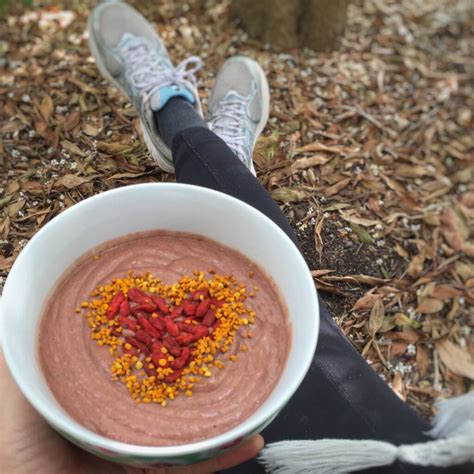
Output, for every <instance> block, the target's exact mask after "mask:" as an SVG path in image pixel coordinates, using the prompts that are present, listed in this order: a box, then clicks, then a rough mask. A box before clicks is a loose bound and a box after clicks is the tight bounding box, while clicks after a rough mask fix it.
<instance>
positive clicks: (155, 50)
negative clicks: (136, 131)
mask: <svg viewBox="0 0 474 474" xmlns="http://www.w3.org/2000/svg"><path fill="white" fill-rule="evenodd" d="M88 30H89V44H90V49H91V53H92V56H93V57H94V59H95V62H96V64H97V67H98V68H99V70H100V72H101V73H102V75H103V76H104V77H105V78H106V79H107V80H108V81H110V82H111V83H112V84H113V85H114V86H115V87H117V89H119V90H121V91H122V92H123V93H124V94H125V95H126V96H127V97H128V98H129V100H130V101H131V102H132V104H133V105H134V106H135V108H136V109H137V111H138V113H139V115H140V119H141V122H142V130H143V138H144V140H145V143H146V145H147V147H148V149H149V150H150V152H151V154H152V156H153V158H154V159H155V160H156V162H157V163H158V165H159V166H160V168H161V169H162V170H164V171H167V172H169V173H173V172H174V167H173V160H172V158H171V151H170V149H169V147H168V146H166V145H165V143H164V142H163V140H162V139H161V137H160V135H159V133H158V130H157V128H156V125H155V122H154V120H153V112H156V111H158V110H160V109H161V108H162V107H164V105H165V104H166V103H167V102H168V100H169V99H171V98H172V97H177V96H181V97H184V98H186V99H187V100H189V102H191V103H192V104H193V105H194V107H195V108H196V110H197V111H198V113H199V114H200V115H201V116H202V110H201V104H200V101H199V95H198V92H197V85H196V78H195V76H194V73H195V72H196V71H197V70H198V69H199V68H200V67H201V65H202V61H201V59H199V58H198V57H196V56H192V57H190V58H188V59H186V60H185V61H183V62H182V63H180V64H179V65H178V66H177V67H174V66H173V64H172V63H171V60H170V57H169V55H168V51H167V50H166V47H165V46H164V44H163V42H162V41H161V39H160V37H159V36H158V34H157V33H156V32H155V30H154V29H153V27H152V26H151V25H150V23H149V22H148V21H147V20H146V19H145V18H144V17H143V16H142V15H141V14H140V13H138V12H137V11H136V10H135V9H133V8H132V7H130V6H129V5H127V4H126V3H123V2H121V1H118V0H108V1H105V2H102V3H100V4H99V5H97V6H96V7H95V8H94V9H93V10H92V12H91V14H90V17H89V21H88ZM190 65H191V68H189V69H188V66H190Z"/></svg>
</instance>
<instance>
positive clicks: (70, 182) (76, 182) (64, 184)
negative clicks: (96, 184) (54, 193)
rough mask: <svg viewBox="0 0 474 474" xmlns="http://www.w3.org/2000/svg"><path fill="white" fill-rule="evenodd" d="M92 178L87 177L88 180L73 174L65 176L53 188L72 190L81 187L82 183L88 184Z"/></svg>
mask: <svg viewBox="0 0 474 474" xmlns="http://www.w3.org/2000/svg"><path fill="white" fill-rule="evenodd" d="M93 178H94V176H89V177H88V178H81V177H80V176H76V175H74V174H66V175H64V176H61V177H60V178H59V179H58V180H57V181H56V182H55V183H54V188H55V189H58V188H66V189H73V188H76V187H77V186H81V185H82V184H84V183H88V182H89V181H91V180H92V179H93Z"/></svg>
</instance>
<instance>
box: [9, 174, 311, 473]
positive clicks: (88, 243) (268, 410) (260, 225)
mask: <svg viewBox="0 0 474 474" xmlns="http://www.w3.org/2000/svg"><path fill="white" fill-rule="evenodd" d="M153 229H166V230H171V231H181V232H192V233H195V234H200V235H203V236H205V237H208V238H210V239H213V240H215V241H217V242H220V243H222V244H225V245H227V246H229V247H231V248H234V249H236V250H238V251H239V252H241V253H242V254H244V255H246V256H247V257H248V258H249V259H251V260H253V261H254V262H255V263H257V264H258V265H259V266H260V267H261V268H263V269H264V270H265V271H266V272H267V273H268V274H269V275H271V276H272V277H273V279H274V281H275V283H276V284H277V286H278V287H279V289H280V291H281V294H282V296H283V298H284V300H285V302H286V304H287V306H288V310H289V316H290V321H291V327H292V341H291V349H290V353H289V357H288V361H287V365H286V367H285V369H284V372H283V374H282V376H281V379H280V381H279V382H278V384H277V385H276V387H275V388H274V390H273V392H272V393H271V394H270V396H269V398H268V399H267V400H266V401H265V403H264V404H263V405H262V406H261V407H260V408H259V409H258V410H257V411H256V412H255V413H254V414H253V415H252V416H251V417H250V418H248V419H247V420H245V421H244V422H243V423H241V424H240V425H238V426H236V427H235V428H232V429H231V430H229V431H227V432H225V433H222V434H221V435H219V436H215V437H213V438H209V439H206V440H203V441H199V442H196V443H191V444H186V445H181V446H171V447H145V446H136V445H131V444H126V443H121V442H118V441H114V440H110V439H108V438H105V437H103V436H100V435H98V434H96V433H94V432H92V431H89V430H87V429H86V428H84V427H83V426H81V425H80V424H78V423H77V422H76V421H75V420H73V419H72V418H71V417H70V416H69V415H68V414H67V413H66V412H65V411H64V410H63V409H62V408H61V406H60V405H59V404H58V403H57V402H56V401H55V399H54V398H53V396H52V394H51V392H50V391H49V389H48V387H47V385H46V384H45V381H44V379H43V377H42V374H41V372H40V367H39V364H38V360H37V358H36V350H37V349H36V347H35V346H36V340H37V339H36V337H37V330H38V323H39V318H40V315H41V310H42V308H43V306H44V303H45V300H46V299H47V297H48V295H49V294H50V292H51V290H52V288H53V287H54V284H55V283H56V282H57V280H58V279H59V278H60V277H61V276H62V274H63V272H64V271H65V270H66V269H67V268H68V267H70V266H71V265H72V264H73V263H74V262H75V261H76V260H77V259H78V258H79V257H80V256H81V255H83V254H84V253H85V252H87V251H88V250H90V249H92V248H94V247H95V246H97V245H99V244H102V243H104V242H107V241H109V240H112V239H115V238H117V237H120V236H124V235H127V234H130V233H133V232H140V231H147V230H153ZM0 310H1V317H0V334H1V338H2V347H3V351H4V354H5V358H6V361H7V364H8V367H9V368H10V371H11V373H12V374H13V377H14V378H15V380H16V383H17V384H18V386H19V387H20V389H21V391H22V392H23V394H24V395H25V397H26V398H27V399H28V400H29V401H30V403H31V404H32V405H33V406H34V407H35V408H36V410H38V412H39V413H40V414H41V415H42V416H43V417H44V418H45V419H46V420H47V421H48V423H50V424H51V425H52V426H53V427H54V428H55V429H56V430H57V431H59V432H60V433H61V434H62V435H63V436H65V437H66V438H67V439H69V440H70V441H72V442H73V443H75V444H77V445H78V446H81V447H82V448H84V449H86V450H88V451H90V452H92V453H94V454H96V455H99V456H101V457H105V458H106V459H110V460H113V461H116V462H121V463H127V464H133V465H137V466H150V465H157V464H163V463H164V464H188V463H193V462H197V461H200V460H203V459H207V458H210V457H213V456H216V455H218V454H220V453H221V452H222V451H224V450H225V449H228V448H229V447H230V446H234V445H236V444H237V443H239V442H240V441H242V440H243V439H245V438H247V437H249V436H250V435H252V434H254V433H257V432H259V431H261V430H262V429H263V428H264V427H265V426H267V425H268V423H270V421H271V420H272V419H273V418H274V417H275V416H276V415H277V414H278V412H279V411H280V410H281V409H282V408H283V406H284V405H285V404H286V402H287V401H288V400H289V399H290V397H291V396H292V395H293V393H294V392H295V391H296V389H297V388H298V386H299V384H300V383H301V381H302V380H303V377H304V376H305V374H306V371H307V370H308V368H309V366H310V363H311V360H312V358H313V354H314V351H315V348H316V341H317V336H318V330H319V308H318V300H317V296H316V290H315V287H314V283H313V280H312V278H311V275H310V272H309V270H308V267H307V265H306V263H305V261H304V259H303V257H302V256H301V254H300V253H299V251H298V250H297V248H296V247H295V245H294V244H293V243H292V242H291V240H290V239H289V238H288V236H287V235H286V234H285V233H284V232H283V231H282V230H281V229H280V228H279V227H278V226H277V225H276V224H274V223H273V222H272V221H271V220H270V219H268V218H267V217H266V216H264V215H263V214H262V213H260V212H259V211H257V210H255V209H254V208H253V207H251V206H249V205H247V204H245V203H243V202H242V201H239V200H237V199H235V198H232V197H230V196H227V195H225V194H222V193H219V192H217V191H212V190H209V189H206V188H201V187H197V186H190V185H184V184H165V183H159V184H139V185H135V186H127V187H123V188H120V189H115V190H112V191H108V192H105V193H102V194H99V195H97V196H94V197H91V198H88V199H86V200H84V201H83V202H81V203H79V204H76V205H75V206H73V207H71V208H69V209H67V210H66V211H64V212H63V213H62V214H60V215H59V216H57V217H56V218H55V219H53V220H52V221H51V222H49V223H48V224H47V225H45V226H44V227H43V228H42V229H41V230H40V231H39V232H38V233H37V234H36V235H35V236H34V237H33V238H32V239H31V240H30V242H29V243H28V245H27V246H26V247H25V248H24V249H23V251H22V252H21V254H20V255H19V256H18V258H17V260H16V262H15V264H14V265H13V268H12V270H11V272H10V274H9V276H8V278H7V281H6V283H5V288H4V291H3V295H2V301H1V306H0Z"/></svg>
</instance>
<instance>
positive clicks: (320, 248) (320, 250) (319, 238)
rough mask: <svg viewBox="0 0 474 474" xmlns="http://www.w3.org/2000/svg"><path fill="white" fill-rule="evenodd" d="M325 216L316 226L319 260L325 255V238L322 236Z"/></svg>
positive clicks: (315, 235)
mask: <svg viewBox="0 0 474 474" xmlns="http://www.w3.org/2000/svg"><path fill="white" fill-rule="evenodd" d="M324 219H325V217H324V214H323V215H321V217H319V219H318V222H317V224H316V225H315V226H314V245H315V247H316V251H317V252H318V255H319V258H321V256H322V254H323V247H324V242H323V238H322V236H321V233H322V231H323V225H324Z"/></svg>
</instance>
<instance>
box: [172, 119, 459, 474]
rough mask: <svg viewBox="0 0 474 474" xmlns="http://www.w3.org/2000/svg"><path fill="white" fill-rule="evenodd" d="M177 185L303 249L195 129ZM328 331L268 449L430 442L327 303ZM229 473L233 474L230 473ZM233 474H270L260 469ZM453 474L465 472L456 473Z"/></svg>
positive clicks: (324, 320) (272, 207)
mask: <svg viewBox="0 0 474 474" xmlns="http://www.w3.org/2000/svg"><path fill="white" fill-rule="evenodd" d="M172 155H173V160H174V166H175V169H176V179H177V181H178V182H182V183H188V184H194V185H197V186H203V187H206V188H211V189H215V190H217V191H221V192H224V193H226V194H229V195H231V196H234V197H236V198H238V199H240V200H242V201H244V202H246V203H248V204H250V205H251V206H253V207H255V208H256V209H258V210H260V211H261V212H262V213H263V214H265V215H266V216H268V217H269V218H270V219H272V220H273V221H274V222H275V223H276V224H277V225H279V226H280V227H281V228H282V229H283V230H284V231H285V232H286V233H287V235H288V236H289V237H290V238H291V239H292V240H293V242H295V244H296V245H298V243H297V242H298V241H297V237H296V235H295V234H294V232H293V230H292V228H291V226H290V225H289V224H288V222H287V220H286V218H285V216H284V214H283V213H282V212H281V210H280V209H279V207H278V206H277V204H276V203H275V202H274V201H273V199H272V198H271V197H270V195H269V194H268V193H267V191H266V190H265V189H264V188H263V186H262V185H261V184H260V183H259V181H258V180H257V179H256V178H255V177H254V176H253V175H252V173H251V172H250V171H249V170H248V168H247V167H246V166H245V165H244V164H243V163H242V161H241V160H240V159H239V158H238V157H237V156H236V155H235V154H234V153H233V152H232V150H231V149H230V148H229V147H228V146H227V145H226V144H225V142H224V141H223V140H221V139H220V138H219V137H218V136H216V135H215V134H214V133H213V132H211V131H210V130H207V129H205V128H202V127H193V128H189V129H185V130H183V131H181V132H179V133H178V134H177V135H176V136H175V137H174V139H173V144H172ZM320 315H321V325H320V334H319V341H318V346H317V349H316V354H315V357H314V360H313V363H312V365H311V368H310V370H309V372H308V374H307V376H306V378H305V380H304V381H303V383H302V385H301V386H300V387H299V389H298V391H297V392H296V394H295V395H294V396H293V397H292V399H291V400H290V401H289V403H288V404H287V405H286V407H285V408H284V409H283V410H282V412H281V413H280V414H279V415H278V417H277V418H276V419H275V420H274V421H273V422H272V423H271V425H270V426H269V427H268V428H266V429H265V430H264V432H263V436H264V438H265V441H266V442H272V441H281V440H285V439H321V438H351V439H377V440H383V441H389V442H392V443H394V444H397V445H399V444H404V443H415V442H422V441H426V440H428V439H430V438H429V437H428V436H426V435H425V434H424V432H425V431H427V430H428V429H429V425H428V423H426V422H425V421H424V420H422V419H421V418H420V417H419V416H418V415H417V414H416V413H415V412H414V411H412V410H411V409H410V408H409V406H408V405H407V404H406V403H403V402H402V401H401V400H400V399H399V398H398V397H397V396H396V395H395V394H394V393H393V391H392V390H391V389H390V388H389V387H388V386H387V384H386V383H385V382H384V381H383V380H382V379H381V378H380V377H379V376H378V375H377V374H376V373H375V371H373V370H372V368H371V367H370V366H369V365H368V364H367V363H366V362H365V361H364V359H363V358H362V357H361V356H360V354H359V353H358V352H357V351H356V350H355V349H354V347H353V346H352V345H351V344H350V343H349V342H348V340H347V339H346V337H345V336H344V334H343V333H342V332H341V330H340V329H339V328H338V327H337V325H336V324H335V323H334V321H333V319H332V317H331V315H330V314H329V312H328V310H327V309H326V307H325V305H324V303H322V302H321V301H320ZM226 472H227V471H226ZM229 472H230V473H242V474H243V473H252V472H264V470H263V468H262V467H261V466H260V465H259V464H258V463H257V462H256V461H255V460H253V461H249V462H247V463H244V464H242V465H240V466H238V467H236V468H233V469H231V470H229ZM368 472H374V473H375V472H380V473H387V474H388V473H395V472H406V473H415V472H416V473H423V472H433V473H437V472H444V473H446V470H442V469H434V468H421V467H419V466H416V467H413V466H408V465H403V466H402V465H400V464H396V465H393V466H389V467H386V468H380V469H371V470H370V471H368ZM449 472H452V473H457V472H465V470H463V469H462V468H454V467H453V468H450V470H449Z"/></svg>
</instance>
